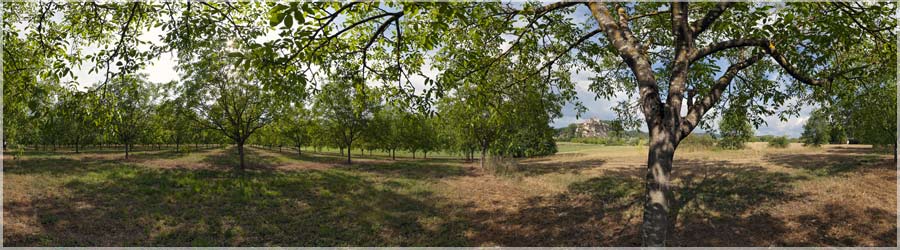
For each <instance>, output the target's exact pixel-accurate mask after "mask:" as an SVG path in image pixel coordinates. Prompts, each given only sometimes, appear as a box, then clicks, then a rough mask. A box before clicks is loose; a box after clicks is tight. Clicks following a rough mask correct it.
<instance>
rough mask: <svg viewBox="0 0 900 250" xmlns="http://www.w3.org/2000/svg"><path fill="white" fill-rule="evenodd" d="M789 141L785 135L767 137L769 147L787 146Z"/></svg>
mask: <svg viewBox="0 0 900 250" xmlns="http://www.w3.org/2000/svg"><path fill="white" fill-rule="evenodd" d="M788 144H790V142H789V141H788V138H787V137H785V136H777V137H774V138H771V139H769V147H770V148H787V147H788Z"/></svg>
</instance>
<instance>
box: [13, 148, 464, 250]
mask: <svg viewBox="0 0 900 250" xmlns="http://www.w3.org/2000/svg"><path fill="white" fill-rule="evenodd" d="M409 164H414V163H409ZM396 167H397V168H415V167H417V166H415V165H407V166H396ZM370 171H372V169H371V167H368V168H367V166H353V167H352V168H334V169H328V170H322V171H319V170H310V171H294V172H281V171H246V172H243V173H239V172H233V171H220V170H186V169H153V168H147V167H144V166H137V165H133V164H124V163H114V162H112V161H107V162H99V161H98V162H90V163H89V164H83V163H82V162H80V161H74V160H66V159H28V160H24V161H20V162H17V164H16V166H14V167H11V168H8V169H7V176H8V178H10V177H12V178H15V177H16V176H30V177H38V178H32V179H31V181H34V182H31V183H28V185H29V186H30V188H27V189H32V190H44V191H45V192H46V191H57V192H54V193H46V194H44V195H42V196H44V197H43V198H41V199H38V200H32V201H31V202H32V204H34V206H36V207H37V208H36V209H37V211H38V213H37V216H38V220H39V222H40V224H41V225H42V226H44V227H46V228H51V229H53V230H48V231H47V234H46V235H40V236H34V237H22V238H12V239H10V238H7V239H6V244H7V245H46V246H60V245H64V246H79V245H90V246H109V245H125V246H137V245H141V246H249V245H252V246H267V245H278V246H323V245H324V246H359V245H365V246H434V245H436V246H451V245H452V246H456V245H468V243H467V242H466V240H465V238H464V237H463V231H464V229H465V228H466V224H465V221H463V220H461V219H460V218H458V217H456V216H455V215H454V213H450V212H448V211H447V209H448V208H447V207H446V206H447V205H446V204H443V203H441V202H438V201H439V200H440V199H437V198H435V197H433V190H430V186H429V185H430V184H429V181H428V180H422V179H421V178H429V177H431V175H427V174H426V175H423V176H416V174H412V175H411V176H407V174H404V173H403V171H402V170H396V169H386V170H382V169H378V170H377V171H397V172H398V174H390V175H389V178H385V177H382V176H381V175H380V174H378V172H374V173H373V172H370ZM442 171H444V170H436V171H435V173H433V174H434V175H440V176H446V175H453V174H458V173H457V172H458V171H456V170H449V171H450V172H446V173H444V172H442ZM12 185H15V184H12ZM14 188H16V189H24V188H23V187H14ZM74 204H88V206H89V207H90V209H79V208H77V207H75V205H74ZM97 233H103V234H104V235H96V234H97Z"/></svg>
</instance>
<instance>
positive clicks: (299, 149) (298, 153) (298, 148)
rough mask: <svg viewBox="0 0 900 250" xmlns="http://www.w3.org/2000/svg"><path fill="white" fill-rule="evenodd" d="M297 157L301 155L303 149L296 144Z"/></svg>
mask: <svg viewBox="0 0 900 250" xmlns="http://www.w3.org/2000/svg"><path fill="white" fill-rule="evenodd" d="M297 155H298V156H301V155H303V147H302V146H300V144H297Z"/></svg>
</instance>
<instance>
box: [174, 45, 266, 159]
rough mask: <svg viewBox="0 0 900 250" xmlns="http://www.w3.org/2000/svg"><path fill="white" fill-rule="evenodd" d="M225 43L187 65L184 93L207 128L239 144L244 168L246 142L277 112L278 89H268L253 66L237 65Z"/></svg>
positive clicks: (207, 50) (209, 49)
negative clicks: (276, 98) (243, 66)
mask: <svg viewBox="0 0 900 250" xmlns="http://www.w3.org/2000/svg"><path fill="white" fill-rule="evenodd" d="M224 42H225V41H220V43H219V45H223V46H222V47H219V48H215V47H210V48H204V49H203V50H204V51H205V53H201V54H205V56H204V57H201V58H199V60H197V61H195V62H193V63H190V64H187V65H185V66H184V68H183V71H185V75H186V77H185V78H187V79H188V81H186V82H185V86H184V87H183V91H184V92H183V95H185V96H186V97H188V98H187V100H189V102H190V103H189V104H188V106H189V107H191V108H192V109H193V111H194V113H195V114H196V115H197V117H198V118H200V119H199V121H197V122H198V124H201V125H202V126H203V127H204V128H206V129H211V130H214V131H218V132H220V133H221V134H222V135H224V136H226V137H228V138H229V139H231V141H232V142H234V143H235V144H236V146H237V150H238V155H239V156H240V165H239V167H240V170H244V169H245V159H244V158H245V157H244V155H245V154H244V145H245V143H246V142H247V139H248V138H250V136H251V135H252V134H253V133H254V132H256V131H257V130H258V129H260V128H262V127H263V126H265V125H267V124H269V123H270V122H271V121H272V119H273V117H274V116H275V114H274V113H275V112H277V110H274V109H275V107H274V106H273V105H272V102H271V101H272V98H273V97H272V96H273V95H274V93H272V91H268V90H266V89H264V88H263V87H262V86H261V85H262V81H264V80H265V79H260V75H258V74H255V73H256V72H255V71H254V70H253V69H247V68H239V67H237V66H235V63H236V62H235V59H233V58H231V57H229V56H228V55H227V53H229V52H230V51H228V50H225V49H223V48H225V46H224Z"/></svg>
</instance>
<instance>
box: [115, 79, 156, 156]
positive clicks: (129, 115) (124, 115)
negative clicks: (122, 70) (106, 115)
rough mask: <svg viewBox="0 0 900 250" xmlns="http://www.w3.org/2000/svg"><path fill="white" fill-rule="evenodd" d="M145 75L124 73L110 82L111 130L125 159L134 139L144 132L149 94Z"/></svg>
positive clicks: (148, 112) (148, 110) (148, 106)
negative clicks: (123, 151)
mask: <svg viewBox="0 0 900 250" xmlns="http://www.w3.org/2000/svg"><path fill="white" fill-rule="evenodd" d="M147 87H148V83H147V81H146V75H124V76H120V77H119V78H117V79H115V80H114V82H113V83H112V86H111V89H110V92H109V93H110V94H111V96H113V97H108V98H109V99H108V100H111V101H112V102H113V105H112V108H113V110H112V114H113V118H112V123H111V124H112V130H113V133H114V134H115V136H116V138H117V139H118V142H119V143H121V144H122V146H123V147H124V149H125V159H128V155H129V153H130V152H131V151H132V150H133V147H132V146H133V145H134V144H135V142H136V140H137V139H138V138H140V137H141V136H142V134H143V133H145V132H146V127H147V122H148V119H147V118H148V117H149V114H150V109H151V106H150V96H149V95H148V93H149V91H148V89H147Z"/></svg>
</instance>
